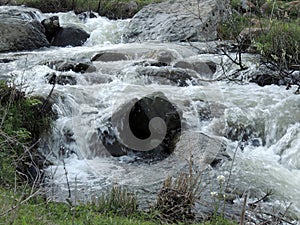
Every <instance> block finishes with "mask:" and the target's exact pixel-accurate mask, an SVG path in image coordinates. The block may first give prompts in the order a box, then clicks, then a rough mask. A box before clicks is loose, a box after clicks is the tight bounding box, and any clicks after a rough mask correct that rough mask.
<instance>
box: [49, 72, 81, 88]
mask: <svg viewBox="0 0 300 225" xmlns="http://www.w3.org/2000/svg"><path fill="white" fill-rule="evenodd" d="M45 78H46V80H47V81H48V83H49V84H59V85H66V84H69V85H76V84H77V81H76V78H75V77H74V76H73V75H66V74H61V75H58V76H57V75H56V74H55V73H48V74H46V76H45Z"/></svg>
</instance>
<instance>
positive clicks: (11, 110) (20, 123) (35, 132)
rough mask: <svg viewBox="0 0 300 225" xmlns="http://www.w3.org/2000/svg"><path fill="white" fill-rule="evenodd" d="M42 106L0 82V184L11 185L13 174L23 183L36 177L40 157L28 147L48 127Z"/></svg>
mask: <svg viewBox="0 0 300 225" xmlns="http://www.w3.org/2000/svg"><path fill="white" fill-rule="evenodd" d="M44 106H45V104H44V103H42V101H40V100H38V99H36V98H26V97H25V94H24V93H23V92H21V91H19V90H17V89H16V88H15V87H9V86H7V84H6V83H5V82H0V184H2V185H11V184H13V182H14V181H15V174H19V175H21V176H17V177H18V178H21V177H23V178H26V179H27V180H31V179H35V178H34V177H35V176H37V175H38V174H37V173H38V171H39V165H38V163H39V162H38V160H37V159H38V158H39V159H40V158H41V157H40V155H39V154H38V153H37V150H36V148H34V147H32V146H33V145H34V144H36V142H37V140H38V139H39V137H40V136H41V134H42V133H43V132H44V131H46V130H47V129H48V128H49V127H50V123H51V115H50V114H49V113H48V112H46V111H44V109H45V108H44ZM32 176H33V177H32ZM32 181H33V180H32Z"/></svg>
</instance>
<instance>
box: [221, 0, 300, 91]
mask: <svg viewBox="0 0 300 225" xmlns="http://www.w3.org/2000/svg"><path fill="white" fill-rule="evenodd" d="M242 2H246V3H247V4H246V5H245V4H243V3H242ZM231 8H232V13H231V15H229V18H228V19H227V20H226V21H224V22H223V23H221V24H220V25H219V38H221V39H223V40H228V39H230V40H234V41H235V42H236V43H237V52H238V54H239V55H237V58H236V61H235V63H236V64H238V65H240V66H241V69H245V67H243V66H242V64H241V61H240V60H239V59H240V56H241V55H240V53H241V52H251V53H258V54H260V56H261V63H262V65H264V66H266V67H268V68H270V69H271V70H272V71H276V72H277V75H276V77H274V78H275V80H276V79H277V80H282V81H283V84H285V85H287V86H288V87H289V86H290V85H298V87H299V88H298V90H297V91H296V92H295V93H297V94H299V93H300V78H299V76H298V77H297V76H295V75H294V72H295V71H299V70H300V1H276V0H268V1H240V0H231Z"/></svg>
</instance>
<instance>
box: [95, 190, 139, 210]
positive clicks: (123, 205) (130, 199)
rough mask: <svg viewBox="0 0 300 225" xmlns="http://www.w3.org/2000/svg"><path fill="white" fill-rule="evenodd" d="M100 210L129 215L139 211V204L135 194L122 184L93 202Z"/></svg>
mask: <svg viewBox="0 0 300 225" xmlns="http://www.w3.org/2000/svg"><path fill="white" fill-rule="evenodd" d="M93 205H95V206H96V209H97V211H98V212H101V213H113V214H115V215H119V216H128V215H132V214H135V213H137V211H138V204H137V200H136V197H135V195H134V194H132V193H130V192H128V191H127V190H126V189H125V188H122V187H120V186H117V185H115V186H113V187H112V189H111V191H110V193H109V194H104V195H102V196H100V197H99V198H98V199H97V201H95V202H93Z"/></svg>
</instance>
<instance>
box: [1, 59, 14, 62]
mask: <svg viewBox="0 0 300 225" xmlns="http://www.w3.org/2000/svg"><path fill="white" fill-rule="evenodd" d="M15 60H16V59H0V63H10V62H13V61H15Z"/></svg>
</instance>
